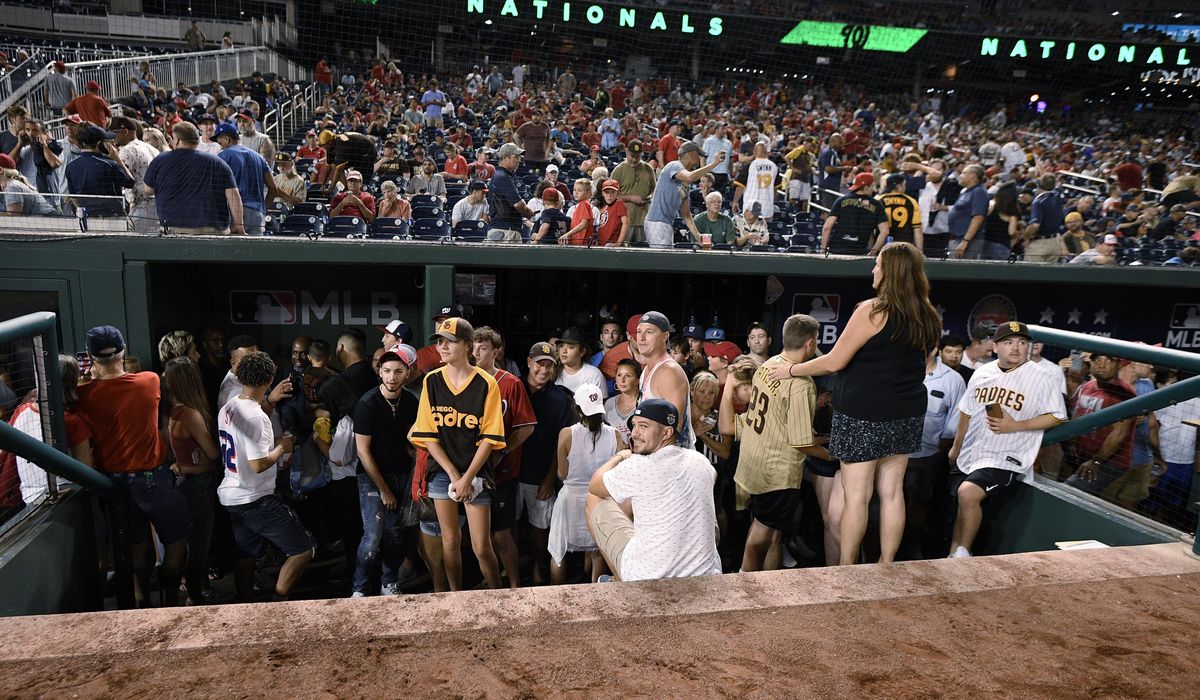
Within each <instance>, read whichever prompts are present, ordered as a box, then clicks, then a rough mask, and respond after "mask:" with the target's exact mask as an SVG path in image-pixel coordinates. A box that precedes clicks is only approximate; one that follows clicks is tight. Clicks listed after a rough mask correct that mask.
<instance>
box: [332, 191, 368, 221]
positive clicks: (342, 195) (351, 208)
mask: <svg viewBox="0 0 1200 700" xmlns="http://www.w3.org/2000/svg"><path fill="white" fill-rule="evenodd" d="M348 196H350V193H349V192H339V193H338V194H336V195H334V197H333V201H331V202H330V203H329V211H331V212H332V211H333V208H334V207H336V206H337V205H338V204H340V203H341V202H342V200H344V199H346V197H348ZM358 199H359V201H361V202H362V203H363V206H364V207H366V208H367V211H362V210H361V209H359V207H358V205H357V204H347V205H346V206H344V207H342V210H341V211H339V212H338V213H337V214H335V215H334V216H358V217H362V218H366V216H367V212H370V214H371V216H374V215H375V198H374V197H372V196H371V193H370V192H359V193H358Z"/></svg>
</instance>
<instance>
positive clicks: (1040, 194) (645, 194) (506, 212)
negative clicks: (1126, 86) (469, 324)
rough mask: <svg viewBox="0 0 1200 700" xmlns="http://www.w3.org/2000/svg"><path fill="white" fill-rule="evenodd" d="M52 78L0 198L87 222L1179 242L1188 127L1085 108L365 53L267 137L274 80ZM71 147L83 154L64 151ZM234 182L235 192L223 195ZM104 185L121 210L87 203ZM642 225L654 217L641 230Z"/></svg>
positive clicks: (854, 243) (1094, 261)
mask: <svg viewBox="0 0 1200 700" xmlns="http://www.w3.org/2000/svg"><path fill="white" fill-rule="evenodd" d="M55 72H56V75H54V76H51V78H52V79H55V78H60V77H61V79H62V88H61V90H60V91H59V92H61V93H62V94H61V96H60V97H56V98H55V97H54V96H52V98H54V99H57V100H58V101H59V102H62V112H63V114H64V117H65V119H64V121H63V125H64V126H65V128H66V136H65V137H64V138H62V139H58V140H57V141H55V140H54V139H50V138H49V137H48V136H47V135H46V131H47V129H46V125H45V124H42V123H39V122H37V121H33V120H29V119H27V115H26V114H24V113H23V112H22V108H21V107H19V106H17V107H14V108H12V109H11V110H10V113H9V114H8V122H9V128H8V130H7V131H6V132H4V133H0V151H2V152H3V154H6V155H7V158H5V159H4V162H3V163H2V164H3V165H6V166H11V167H7V168H6V169H5V171H6V178H7V179H6V184H5V187H6V191H8V192H9V193H10V194H9V195H8V197H7V199H6V201H7V203H8V204H7V208H8V212H9V213H10V214H22V215H25V216H28V215H29V213H30V212H44V213H45V215H46V216H61V215H69V214H76V213H79V212H77V211H75V210H76V209H79V208H80V207H79V204H80V203H81V202H82V201H84V200H85V199H86V200H87V201H90V203H91V204H92V206H91V207H82V209H84V210H85V211H86V210H88V209H90V211H86V215H87V216H88V217H90V218H105V217H121V216H126V217H128V218H129V220H130V221H129V226H128V228H130V229H131V230H133V231H135V232H146V233H152V232H165V233H168V234H171V233H185V232H191V233H197V232H207V233H214V234H219V233H221V232H224V231H226V230H231V231H232V232H235V233H240V232H241V230H242V229H243V228H244V229H245V231H246V232H247V233H250V234H252V235H259V234H267V235H275V236H304V237H308V238H320V237H339V238H344V237H359V238H380V239H387V240H424V241H463V242H485V241H491V242H508V243H517V242H524V243H537V244H560V245H581V246H593V245H595V246H608V247H613V246H629V247H647V246H648V247H668V248H669V247H676V248H683V249H688V250H697V249H704V250H708V249H717V250H728V249H734V250H743V251H753V252H790V253H833V254H851V255H853V254H858V255H863V254H868V253H870V252H872V251H876V250H878V249H879V248H880V247H882V245H883V244H885V243H886V242H887V241H888V240H900V241H908V242H912V243H914V244H917V245H918V247H920V248H922V249H923V250H924V252H925V253H926V254H927V255H928V256H929V257H933V258H941V257H947V258H949V259H959V258H968V259H991V260H1005V261H1008V260H1014V261H1015V260H1025V261H1037V262H1070V263H1074V264H1084V265H1117V264H1130V265H1163V266H1189V265H1192V264H1194V263H1196V262H1197V252H1200V251H1197V248H1196V246H1198V245H1200V233H1197V231H1196V222H1197V211H1196V210H1197V209H1198V208H1200V181H1198V180H1197V175H1196V170H1197V161H1200V156H1198V154H1197V153H1196V147H1195V142H1194V141H1192V140H1189V134H1190V133H1191V132H1192V129H1191V126H1190V125H1189V124H1187V123H1186V122H1178V123H1176V122H1170V121H1168V122H1165V123H1164V122H1159V123H1156V124H1154V125H1153V126H1152V127H1149V128H1147V129H1145V132H1146V133H1142V132H1143V130H1142V129H1139V128H1137V127H1136V126H1135V125H1133V124H1126V123H1122V122H1121V121H1119V120H1117V119H1114V118H1111V117H1110V116H1109V115H1108V113H1106V112H1105V111H1101V110H1096V111H1095V112H1094V113H1093V114H1091V115H1088V116H1079V115H1076V117H1075V118H1074V119H1072V120H1069V121H1062V120H1051V119H1039V118H1038V115H1037V114H1036V113H1031V112H1030V111H1029V110H1025V109H1017V108H1013V107H1009V106H1005V105H996V104H986V103H983V104H972V103H964V102H954V103H950V102H948V97H944V96H942V95H940V94H934V95H930V96H929V97H928V98H927V99H926V100H924V101H923V102H913V101H911V100H910V99H908V98H907V97H903V96H899V95H871V94H867V93H864V92H862V91H860V89H858V88H855V87H853V86H848V85H840V84H839V85H829V86H826V85H821V84H813V83H807V84H804V83H800V84H793V83H794V82H795V81H793V82H792V83H786V82H763V83H759V84H753V83H747V82H741V81H733V80H730V81H726V82H721V83H708V84H695V85H687V84H683V83H681V82H679V81H663V80H629V81H626V80H621V79H617V78H616V77H614V76H612V75H611V74H609V75H605V74H604V73H598V74H595V75H575V74H574V73H573V72H571V71H570V70H569V69H568V70H565V71H559V70H557V69H554V70H550V69H541V68H538V67H530V66H526V65H518V66H513V67H512V68H511V70H509V69H506V70H501V67H500V66H475V67H473V68H472V69H470V70H469V73H468V74H466V75H461V76H438V78H440V80H439V79H438V78H435V77H434V76H432V75H430V74H427V73H426V74H422V73H418V72H416V71H409V72H404V71H402V70H400V68H399V67H398V66H397V64H396V63H395V62H393V61H390V60H388V59H387V57H383V58H380V59H373V60H370V61H369V62H361V61H359V62H357V63H353V64H350V63H348V64H347V65H345V66H344V67H343V68H342V69H341V70H339V71H337V77H336V80H335V70H334V68H333V66H331V65H330V64H329V63H327V62H325V61H322V62H321V63H320V64H318V66H317V71H316V87H317V89H318V90H319V91H321V100H320V103H319V104H317V105H316V106H315V108H314V110H313V112H314V113H313V116H312V123H311V126H310V127H309V128H306V129H303V130H301V131H298V132H297V133H295V134H294V135H292V136H291V137H290V138H288V139H287V140H286V141H284V142H283V143H278V144H277V143H275V142H274V140H273V139H272V138H271V137H269V136H267V135H265V134H263V133H262V131H263V129H262V120H263V116H264V114H266V113H267V112H269V111H270V110H272V109H274V108H275V107H276V106H277V105H278V104H281V103H284V102H286V101H288V100H292V99H294V96H295V95H296V94H298V86H295V85H292V84H289V83H288V82H287V81H285V80H282V79H280V78H278V77H276V76H263V75H260V74H255V75H253V76H250V77H249V78H247V79H245V80H242V81H237V82H236V84H229V85H223V84H220V83H216V82H215V81H213V83H210V84H207V85H201V86H190V87H189V86H186V85H183V84H180V85H176V86H167V85H160V84H158V83H157V81H156V79H155V76H154V75H153V73H152V72H149V71H148V70H145V71H143V72H141V73H140V74H138V75H132V76H130V79H129V86H130V91H129V94H127V95H120V96H115V95H100V94H99V85H97V84H94V83H91V84H87V85H81V86H75V85H73V84H72V83H71V76H70V74H69V73H68V72H67V70H66V66H65V65H64V64H62V63H61V62H60V63H57V64H56V65H55ZM110 105H111V107H110ZM180 123H183V124H186V125H187V126H185V127H183V128H180V129H177V128H176V127H177V126H178V125H179V124H180ZM689 143H690V144H694V147H695V151H694V152H692V151H689V149H688V148H685V144H689ZM109 144H112V146H110V145H109ZM146 146H149V148H150V150H147V148H146ZM172 148H184V149H189V148H190V149H193V150H196V151H198V152H200V153H204V154H207V155H213V156H215V157H217V158H218V159H220V160H222V161H223V162H225V163H227V164H229V165H230V166H232V167H231V168H230V169H229V170H228V172H227V171H226V169H223V168H219V167H217V166H215V165H213V164H212V163H213V161H207V160H205V159H204V158H202V157H198V158H197V162H200V161H203V162H206V163H209V164H210V167H207V168H200V169H199V170H196V171H195V172H198V173H205V175H204V177H205V178H209V179H206V180H203V181H198V180H193V179H190V176H189V174H188V173H184V172H180V171H178V170H177V169H172V170H166V169H164V168H161V167H153V168H152V167H151V162H150V161H153V160H154V159H155V158H156V157H159V156H161V155H162V154H164V153H165V152H167V151H169V150H170V149H172ZM110 150H113V151H116V155H117V156H119V157H112V156H111V155H109V154H108V152H109V151H110ZM246 151H252V152H254V153H255V154H257V156H255V157H251V156H250V155H249V154H247V153H246ZM88 152H95V153H96V154H98V155H99V156H100V158H99V159H93V158H83V159H80V158H79V156H80V155H82V154H85V153H88ZM689 154H691V155H689ZM722 154H724V155H722ZM8 159H11V161H12V162H11V163H9V162H8ZM76 160H78V161H79V162H78V163H74V164H73V163H72V162H73V161H76ZM130 160H132V162H129V161H130ZM685 161H687V162H691V163H692V165H691V167H683V163H684V162H685ZM676 162H678V163H679V164H680V165H678V166H677V165H675V163H676ZM106 163H107V164H110V165H112V166H114V167H107V166H106ZM85 165H86V166H87V167H86V168H85ZM72 170H74V171H77V173H82V172H83V171H85V170H89V171H94V172H97V173H101V175H99V176H98V177H89V176H85V175H82V174H80V175H78V176H77V177H75V178H71V177H70V173H71V171H72ZM147 170H152V171H153V172H154V178H155V179H156V180H157V181H158V184H157V185H154V184H151V183H150V182H149V181H147V180H145V179H144V175H145V173H146V171H147ZM210 170H211V171H212V172H211V173H210ZM268 170H270V171H271V173H272V174H271V177H270V178H268V179H263V178H261V177H260V175H261V174H262V173H264V172H267V171H268ZM751 172H753V176H752V177H748V174H749V173H751ZM664 173H666V175H664ZM164 175H165V176H166V182H165V183H164V182H162V180H163V179H164ZM226 175H231V176H232V177H233V179H234V180H235V181H236V183H237V186H236V188H231V187H228V186H227V184H228V182H229V180H227V179H225V178H226ZM125 178H129V179H130V180H132V183H133V184H132V185H131V184H130V182H128V181H126V179H125ZM212 178H215V179H212ZM220 183H225V185H222V184H220ZM72 187H74V188H75V189H72ZM160 188H165V190H164V191H163V192H157V193H152V190H156V189H160ZM664 188H665V189H664ZM232 189H236V191H237V197H238V199H240V202H239V203H238V205H235V204H233V203H232V193H230V196H229V201H228V202H226V201H225V200H226V198H227V196H226V192H225V191H226V190H232ZM674 189H678V190H679V192H678V194H679V197H675V196H674V192H673V190H674ZM194 191H201V192H206V193H209V194H211V195H212V196H211V197H208V198H207V199H206V201H208V202H211V206H206V207H200V208H190V207H188V208H185V209H186V211H184V212H183V214H184V215H183V216H182V217H181V216H179V213H180V207H179V206H178V202H175V201H173V198H174V197H177V196H179V194H180V193H191V192H194ZM606 192H610V193H611V194H605V193H606ZM122 193H123V196H124V197H125V198H126V200H127V202H128V206H126V207H124V208H122V207H121V206H120V203H119V202H116V203H115V204H116V206H114V204H113V203H112V202H109V203H107V204H105V205H103V206H100V203H101V202H102V201H104V200H102V199H101V197H104V196H108V197H120V196H122ZM960 193H967V196H960ZM664 194H665V195H669V196H664ZM712 194H716V195H718V196H719V199H720V202H719V203H716V202H715V200H716V199H717V197H710V195H712ZM39 195H40V196H41V199H42V200H44V201H45V202H46V203H48V204H49V205H50V206H49V207H46V206H42V203H41V201H39V200H38V196H39ZM89 195H91V197H89ZM864 197H865V198H866V200H864ZM348 199H349V201H347V200H348ZM863 201H866V202H867V203H868V204H869V205H870V206H869V207H868V208H869V209H870V210H871V212H873V213H871V214H870V216H872V217H874V220H873V221H872V222H867V221H866V220H864V219H863V218H862V217H861V216H859V215H858V214H859V213H861V212H863V211H865V210H864V209H863V208H862V207H861V206H858V205H859V204H861V203H862V202H863ZM22 202H24V203H22ZM464 202H466V204H464ZM685 202H686V205H685V206H681V205H683V204H684V203H685ZM871 202H874V203H875V204H871ZM239 205H240V208H241V209H242V210H243V211H249V212H251V213H249V214H248V215H246V216H242V215H241V214H240V213H238V212H237V211H236V208H235V207H237V206H239ZM581 205H582V206H581ZM710 208H711V209H712V211H709V209H710ZM239 219H249V221H248V222H247V221H244V220H243V221H239ZM647 221H650V222H651V223H652V226H651V228H654V226H658V225H663V226H665V227H667V228H663V229H656V230H662V231H665V233H663V234H662V235H660V236H658V237H657V238H653V237H651V238H653V240H650V239H648V237H647V236H646V235H645V233H644V231H645V229H646V223H647ZM877 224H878V225H877ZM33 228H34V229H37V228H39V227H37V226H36V223H35V224H34V225H33ZM548 231H553V232H554V235H551V236H548V235H546V234H547V232H548ZM714 232H715V236H714Z"/></svg>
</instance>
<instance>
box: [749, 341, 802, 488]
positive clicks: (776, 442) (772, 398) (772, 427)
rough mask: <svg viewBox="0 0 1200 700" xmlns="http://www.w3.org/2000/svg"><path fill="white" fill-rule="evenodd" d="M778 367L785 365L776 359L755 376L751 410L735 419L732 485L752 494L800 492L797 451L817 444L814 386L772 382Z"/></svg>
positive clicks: (796, 381) (796, 380)
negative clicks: (737, 443) (737, 442)
mask: <svg viewBox="0 0 1200 700" xmlns="http://www.w3.org/2000/svg"><path fill="white" fill-rule="evenodd" d="M781 364H786V361H785V360H784V359H783V358H782V357H780V356H779V355H776V356H775V357H772V358H771V359H769V360H767V361H766V362H764V363H763V364H762V365H761V366H760V367H759V368H758V370H757V371H755V373H754V380H753V382H752V383H751V385H752V387H753V391H752V393H751V395H750V404H749V408H748V409H746V412H745V413H743V414H742V415H740V416H738V418H737V420H738V421H739V422H740V423H741V424H742V425H741V437H742V444H741V451H740V453H739V454H738V464H737V471H736V472H735V473H734V475H733V480H734V482H735V483H737V485H738V486H740V487H742V488H743V489H745V490H746V492H747V493H750V494H759V493H767V492H768V491H779V490H782V489H798V488H800V484H801V482H803V481H804V452H803V451H802V450H801V449H800V448H802V447H809V446H811V445H812V444H813V442H814V440H815V438H814V436H813V427H812V418H813V413H814V411H816V408H817V390H816V385H814V384H813V380H812V379H810V378H808V377H796V378H793V379H784V380H782V381H773V380H772V379H771V378H770V376H769V375H770V373H771V370H772V369H773V368H775V367H778V366H779V365H781Z"/></svg>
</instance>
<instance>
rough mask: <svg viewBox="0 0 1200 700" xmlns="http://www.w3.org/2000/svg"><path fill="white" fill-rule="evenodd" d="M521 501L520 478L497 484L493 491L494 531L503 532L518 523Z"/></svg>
mask: <svg viewBox="0 0 1200 700" xmlns="http://www.w3.org/2000/svg"><path fill="white" fill-rule="evenodd" d="M520 502H521V482H520V480H518V479H509V480H508V481H504V482H501V483H499V484H496V488H495V490H493V491H492V532H503V531H504V530H507V529H509V528H510V527H512V526H513V525H516V524H517V505H518V504H519V503H520Z"/></svg>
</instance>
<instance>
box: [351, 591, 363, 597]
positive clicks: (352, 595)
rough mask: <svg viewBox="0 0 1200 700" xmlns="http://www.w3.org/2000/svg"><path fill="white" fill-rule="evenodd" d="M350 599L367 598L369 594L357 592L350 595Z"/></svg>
mask: <svg viewBox="0 0 1200 700" xmlns="http://www.w3.org/2000/svg"><path fill="white" fill-rule="evenodd" d="M350 597H351V598H366V597H367V594H366V593H363V592H362V591H355V592H353V593H351V594H350Z"/></svg>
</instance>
